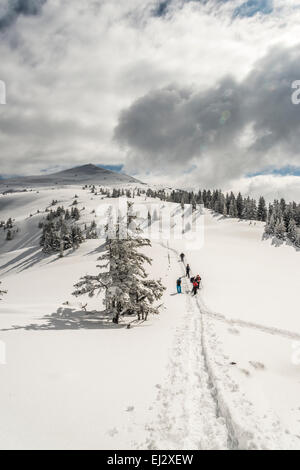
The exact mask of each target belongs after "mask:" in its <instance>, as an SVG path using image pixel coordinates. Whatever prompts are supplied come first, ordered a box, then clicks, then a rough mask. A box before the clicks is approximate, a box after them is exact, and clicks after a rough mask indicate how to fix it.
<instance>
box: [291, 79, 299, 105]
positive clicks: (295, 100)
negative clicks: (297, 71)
mask: <svg viewBox="0 0 300 470" xmlns="http://www.w3.org/2000/svg"><path fill="white" fill-rule="evenodd" d="M292 88H293V89H294V90H295V91H294V93H293V94H292V103H293V104H300V80H296V81H294V82H293V83H292Z"/></svg>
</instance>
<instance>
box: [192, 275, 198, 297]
mask: <svg viewBox="0 0 300 470" xmlns="http://www.w3.org/2000/svg"><path fill="white" fill-rule="evenodd" d="M198 289H199V284H198V282H197V280H196V279H195V280H194V282H193V290H192V293H193V294H194V295H197V292H198Z"/></svg>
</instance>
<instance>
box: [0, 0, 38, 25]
mask: <svg viewBox="0 0 300 470" xmlns="http://www.w3.org/2000/svg"><path fill="white" fill-rule="evenodd" d="M46 1H47V0H3V5H1V6H0V30H1V29H5V28H7V27H8V26H10V25H11V24H12V23H13V22H14V21H15V20H16V18H17V17H18V16H19V15H26V16H28V15H37V14H38V13H39V12H40V10H41V8H42V7H43V5H44V3H46Z"/></svg>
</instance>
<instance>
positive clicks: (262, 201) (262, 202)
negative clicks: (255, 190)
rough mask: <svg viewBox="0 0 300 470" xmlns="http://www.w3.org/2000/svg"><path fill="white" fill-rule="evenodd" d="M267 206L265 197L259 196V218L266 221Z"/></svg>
mask: <svg viewBox="0 0 300 470" xmlns="http://www.w3.org/2000/svg"><path fill="white" fill-rule="evenodd" d="M267 214H268V211H267V206H266V201H265V199H264V197H262V196H261V197H260V198H259V203H258V209H257V219H258V220H260V221H261V222H265V221H266V220H267Z"/></svg>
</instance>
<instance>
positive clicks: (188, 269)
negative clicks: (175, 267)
mask: <svg viewBox="0 0 300 470" xmlns="http://www.w3.org/2000/svg"><path fill="white" fill-rule="evenodd" d="M180 259H181V261H182V263H184V259H185V254H184V253H181V255H180ZM190 274H191V267H190V265H189V264H187V265H186V277H187V278H189V279H190V281H191V283H192V284H193V289H192V294H194V295H197V293H198V290H199V289H200V285H201V276H200V274H197V276H193V277H191V278H190ZM181 287H182V278H181V277H180V278H178V279H177V293H178V294H181V293H182V290H181Z"/></svg>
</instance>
